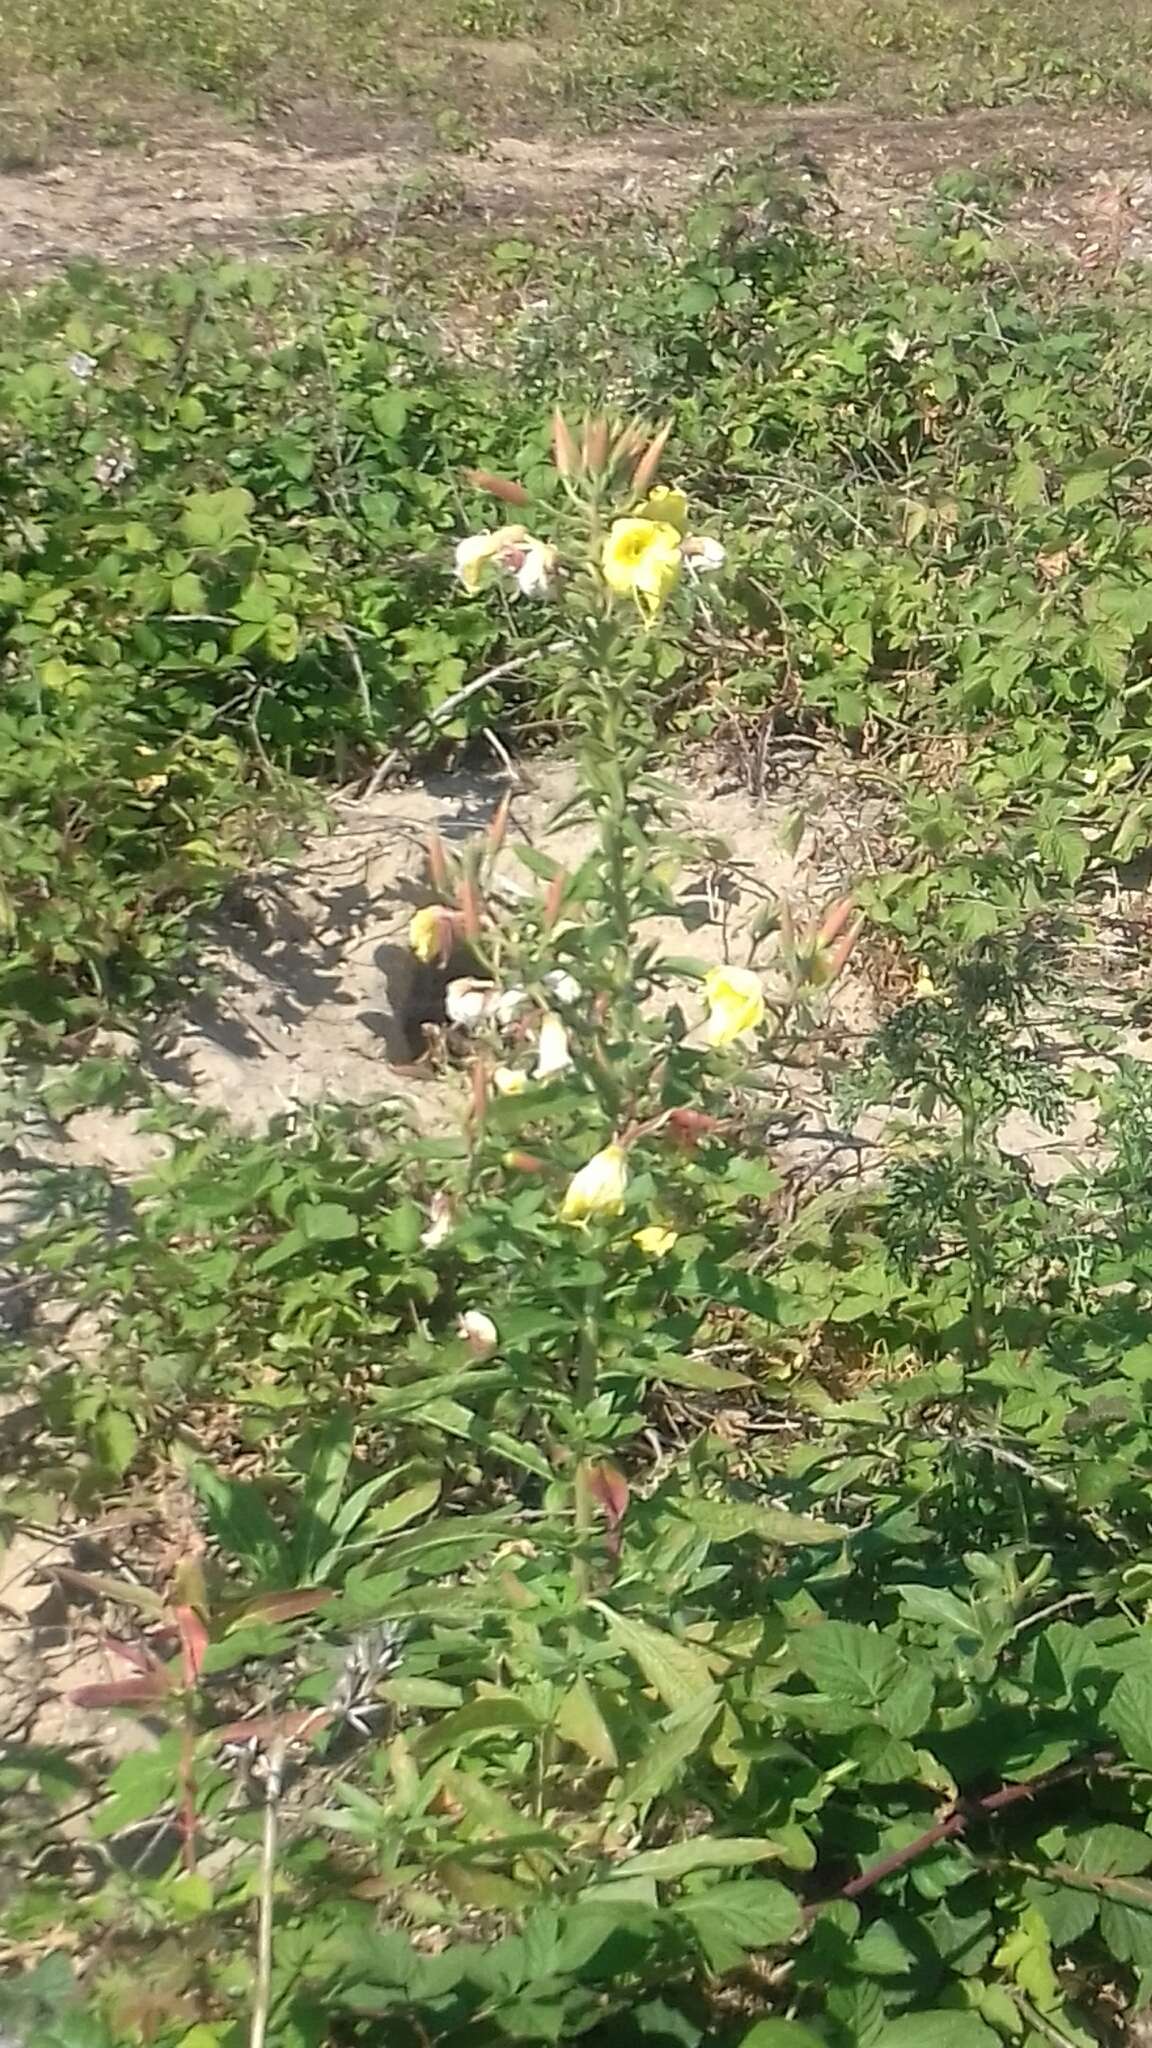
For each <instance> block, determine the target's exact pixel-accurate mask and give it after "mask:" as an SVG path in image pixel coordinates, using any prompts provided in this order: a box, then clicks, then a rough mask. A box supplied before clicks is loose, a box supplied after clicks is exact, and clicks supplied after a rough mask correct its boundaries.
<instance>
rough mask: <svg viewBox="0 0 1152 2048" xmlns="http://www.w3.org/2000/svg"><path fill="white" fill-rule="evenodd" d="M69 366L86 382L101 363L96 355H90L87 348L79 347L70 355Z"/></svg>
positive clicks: (74, 374) (74, 373)
mask: <svg viewBox="0 0 1152 2048" xmlns="http://www.w3.org/2000/svg"><path fill="white" fill-rule="evenodd" d="M68 368H69V369H70V370H71V372H72V375H73V376H74V377H79V379H80V382H81V383H82V384H86V383H87V382H88V379H89V377H91V376H93V375H94V373H95V371H96V370H97V369H98V368H99V364H98V363H97V361H96V358H95V356H90V355H89V354H88V353H87V351H86V350H85V349H82V348H78V349H77V350H76V351H75V353H74V354H73V355H70V356H69V358H68Z"/></svg>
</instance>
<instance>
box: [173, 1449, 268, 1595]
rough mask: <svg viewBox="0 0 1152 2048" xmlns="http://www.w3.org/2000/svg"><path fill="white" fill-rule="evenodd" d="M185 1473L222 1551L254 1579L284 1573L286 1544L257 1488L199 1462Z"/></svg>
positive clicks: (266, 1578) (264, 1578)
mask: <svg viewBox="0 0 1152 2048" xmlns="http://www.w3.org/2000/svg"><path fill="white" fill-rule="evenodd" d="M188 1476H189V1478H190V1480H191V1482H192V1485H193V1486H194V1487H195V1489H196V1492H197V1493H198V1494H199V1496H200V1498H201V1500H202V1501H203V1503H204V1506H205V1510H206V1512H207V1516H208V1521H209V1524H210V1526H211V1529H212V1532H213V1534H214V1535H215V1537H216V1540H217V1542H218V1543H219V1544H220V1547H221V1549H222V1550H223V1551H224V1552H225V1554H226V1555H230V1556H232V1557H234V1558H237V1559H239V1561H240V1562H241V1563H242V1564H244V1565H246V1566H247V1568H248V1570H249V1571H250V1572H251V1573H252V1574H253V1575H254V1576H255V1577H256V1578H257V1579H263V1580H270V1581H273V1582H275V1581H276V1580H277V1579H282V1578H284V1577H285V1576H287V1574H288V1571H289V1560H288V1555H287V1551H286V1548H285V1544H284V1541H283V1538H282V1537H281V1534H280V1531H279V1529H278V1528H277V1526H276V1524H275V1522H274V1521H273V1519H272V1517H271V1515H270V1514H269V1512H268V1509H267V1508H266V1507H265V1505H264V1500H263V1496H262V1495H261V1493H260V1492H259V1490H258V1489H257V1488H256V1487H255V1486H252V1485H249V1484H248V1482H247V1481H245V1480H242V1479H226V1478H225V1477H224V1475H223V1474H222V1473H220V1472H217V1471H216V1470H214V1468H213V1467H211V1466H209V1465H204V1464H200V1463H195V1464H193V1465H191V1466H190V1467H189V1472H188Z"/></svg>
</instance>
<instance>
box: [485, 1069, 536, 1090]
mask: <svg viewBox="0 0 1152 2048" xmlns="http://www.w3.org/2000/svg"><path fill="white" fill-rule="evenodd" d="M492 1086H493V1087H494V1088H495V1090H496V1093H497V1095H523V1094H524V1093H525V1092H526V1091H527V1087H528V1076H527V1074H522V1073H521V1071H520V1069H519V1067H494V1068H493V1070H492Z"/></svg>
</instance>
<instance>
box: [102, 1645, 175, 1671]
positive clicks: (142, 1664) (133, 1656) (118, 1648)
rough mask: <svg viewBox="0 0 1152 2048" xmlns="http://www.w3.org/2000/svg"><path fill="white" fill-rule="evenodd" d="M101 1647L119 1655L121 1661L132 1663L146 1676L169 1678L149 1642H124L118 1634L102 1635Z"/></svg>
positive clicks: (133, 1668) (134, 1667) (109, 1653)
mask: <svg viewBox="0 0 1152 2048" xmlns="http://www.w3.org/2000/svg"><path fill="white" fill-rule="evenodd" d="M100 1647H101V1649H102V1650H107V1652H108V1655H109V1656H110V1657H119V1659H120V1661H121V1663H122V1664H128V1665H130V1666H131V1669H132V1670H133V1671H139V1672H142V1673H143V1675H144V1676H145V1677H146V1678H155V1677H158V1676H163V1677H164V1678H165V1679H167V1676H168V1674H167V1672H166V1671H165V1669H164V1666H163V1664H162V1663H161V1661H160V1659H159V1657H158V1656H157V1655H156V1653H155V1651H154V1650H151V1649H149V1647H148V1644H147V1643H122V1642H121V1641H120V1640H119V1638H118V1637H117V1636H102V1637H101V1639H100Z"/></svg>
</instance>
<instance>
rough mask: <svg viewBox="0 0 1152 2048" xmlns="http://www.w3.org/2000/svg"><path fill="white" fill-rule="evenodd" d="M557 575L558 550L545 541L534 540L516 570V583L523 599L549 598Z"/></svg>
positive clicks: (524, 552) (526, 549) (525, 550)
mask: <svg viewBox="0 0 1152 2048" xmlns="http://www.w3.org/2000/svg"><path fill="white" fill-rule="evenodd" d="M555 573H556V550H555V548H550V547H548V546H546V545H545V543H544V542H543V541H540V540H534V541H533V542H532V543H531V544H530V546H528V547H526V548H525V549H524V551H523V555H522V558H521V561H520V564H519V567H518V568H517V570H516V583H517V587H518V589H519V591H520V595H521V596H522V597H547V595H548V592H549V591H550V589H551V588H552V578H553V576H554V575H555Z"/></svg>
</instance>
